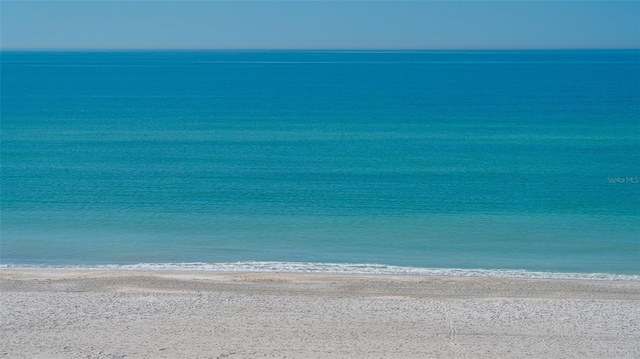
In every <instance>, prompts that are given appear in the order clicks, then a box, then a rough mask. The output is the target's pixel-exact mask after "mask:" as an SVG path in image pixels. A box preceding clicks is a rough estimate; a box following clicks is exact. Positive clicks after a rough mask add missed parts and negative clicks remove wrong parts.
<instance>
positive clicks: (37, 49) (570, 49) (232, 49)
mask: <svg viewBox="0 0 640 359" xmlns="http://www.w3.org/2000/svg"><path fill="white" fill-rule="evenodd" d="M594 50H612V51H615V50H618V51H634V50H635V51H639V50H640V47H486V48H485V47H451V48H426V47H425V48H346V47H345V48H342V47H339V48H328V47H327V48H288V47H274V48H266V47H265V48H261V47H256V48H204V47H193V48H186V47H185V48H182V47H144V48H131V47H104V48H102V47H95V48H81V47H77V48H76V47H42V48H38V47H24V48H21V47H10V48H2V47H0V51H25V52H27V51H42V52H44V51H61V52H64V51H87V52H90V51H96V52H99V51H238V52H242V51H318V52H321V51H336V52H340V51H354V52H360V51H362V52H365V51H381V52H383V51H388V52H392V51H416V52H419V51H594Z"/></svg>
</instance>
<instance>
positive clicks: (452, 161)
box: [0, 50, 640, 275]
mask: <svg viewBox="0 0 640 359" xmlns="http://www.w3.org/2000/svg"><path fill="white" fill-rule="evenodd" d="M1 86H2V87H1V95H2V96H1V116H2V117H1V141H2V142H1V150H2V153H1V155H2V157H1V171H2V172H1V195H2V197H1V210H2V213H1V227H0V234H1V242H0V261H1V262H2V264H3V265H12V264H19V265H102V264H121V265H122V264H136V263H182V262H185V263H186V262H203V263H220V262H236V261H242V262H246V261H260V262H265V261H268V262H287V263H288V262H314V263H317V262H319V263H373V264H384V265H395V266H412V267H420V268H463V269H465V268H466V269H470V268H484V269H524V270H528V271H552V272H580V273H595V272H602V273H614V274H632V275H638V274H640V183H638V182H639V181H638V178H639V177H640V51H636V50H626V51H625V50H617V51H493V52H492V51H449V52H447V51H435V52H429V51H413V52H412V51H398V52H384V51H382V52H367V51H354V52H348V51H333V52H332V51H318V52H313V51H297V52H295V51H294V52H286V51H262V52H251V51H241V52H225V51H177V52H171V51H143V52H126V51H104V52H100V51H97V52H2V53H1Z"/></svg>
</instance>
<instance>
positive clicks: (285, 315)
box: [0, 269, 640, 358]
mask: <svg viewBox="0 0 640 359" xmlns="http://www.w3.org/2000/svg"><path fill="white" fill-rule="evenodd" d="M0 293H1V295H0V302H1V303H0V304H1V305H0V313H1V318H2V322H3V326H2V328H1V329H0V330H1V333H0V337H2V338H3V345H2V347H4V348H3V349H2V350H0V357H2V358H20V357H48V358H80V357H82V358H85V357H91V358H223V357H226V358H246V357H273V358H282V357H293V358H318V357H320V358H329V357H331V358H367V357H383V358H424V357H447V358H471V357H473V358H494V357H509V358H519V357H565V358H566V357H576V358H578V357H580V358H584V357H587V358H600V357H608V358H629V357H637V356H639V355H640V281H601V280H600V281H591V280H575V279H573V280H549V279H514V278H474V277H435V276H416V275H371V274H324V273H320V274H319V273H315V274H310V273H268V272H260V273H258V272H210V271H132V270H115V271H114V270H102V271H100V270H68V269H67V270H63V269H29V270H19V269H1V270H0Z"/></svg>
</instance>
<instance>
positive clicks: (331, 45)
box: [0, 0, 640, 49]
mask: <svg viewBox="0 0 640 359" xmlns="http://www.w3.org/2000/svg"><path fill="white" fill-rule="evenodd" d="M0 13H1V20H2V22H1V25H0V26H1V28H0V30H1V37H0V40H1V43H0V46H1V47H2V48H5V49H10V48H18V49H25V48H38V49H41V48H53V49H109V48H121V49H153V48H161V49H164V48H173V49H188V48H196V49H482V48H485V49H487V48H488V49H514V48H536V49H538V48H640V1H617V0H607V1H579V0H569V1H542V0H533V1H520V0H514V1H479V0H471V1H451V0H449V1H398V0H393V1H370V0H361V1H340V0H338V1H309V0H293V1H274V0H263V1H206V0H200V1H149V0H138V1H115V0H102V1H95V0H85V1H28V0H27V1H25V0H22V1H6V0H3V1H2V3H1V8H0Z"/></svg>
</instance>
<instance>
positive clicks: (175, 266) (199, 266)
mask: <svg viewBox="0 0 640 359" xmlns="http://www.w3.org/2000/svg"><path fill="white" fill-rule="evenodd" d="M0 269H74V270H151V271H212V272H213V271H216V272H281V273H327V274H382V275H420V276H446V277H479V278H482V277H484V278H524V279H583V280H614V281H640V275H629V274H611V273H558V272H536V271H527V270H516V269H462V268H418V267H402V266H392V265H384V264H369V263H362V264H356V263H316V262H253V261H248V262H227V263H201V262H193V263H138V264H100V265H48V264H37V265H23V264H0Z"/></svg>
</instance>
